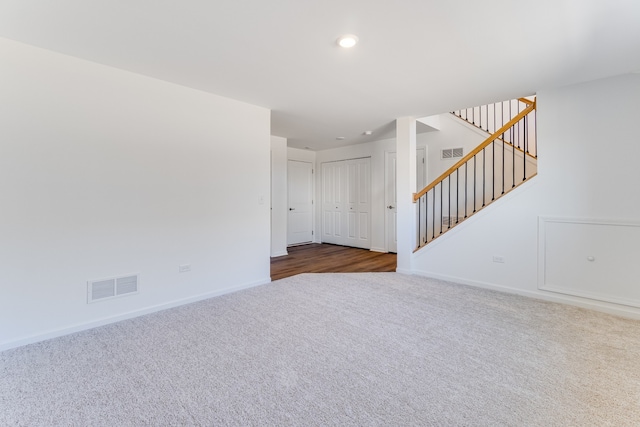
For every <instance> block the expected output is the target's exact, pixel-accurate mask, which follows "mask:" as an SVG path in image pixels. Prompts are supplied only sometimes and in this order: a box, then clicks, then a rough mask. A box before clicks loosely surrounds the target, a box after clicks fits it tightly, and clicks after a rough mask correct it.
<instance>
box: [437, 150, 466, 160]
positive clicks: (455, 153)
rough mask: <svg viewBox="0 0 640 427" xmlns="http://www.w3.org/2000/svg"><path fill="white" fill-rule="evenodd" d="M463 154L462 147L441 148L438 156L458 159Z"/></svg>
mask: <svg viewBox="0 0 640 427" xmlns="http://www.w3.org/2000/svg"><path fill="white" fill-rule="evenodd" d="M462 156H463V153H462V148H445V149H443V150H442V153H441V156H440V158H441V159H442V160H445V159H459V158H461V157H462Z"/></svg>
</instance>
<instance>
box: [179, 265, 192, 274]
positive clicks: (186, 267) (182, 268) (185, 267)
mask: <svg viewBox="0 0 640 427" xmlns="http://www.w3.org/2000/svg"><path fill="white" fill-rule="evenodd" d="M178 271H179V272H180V273H187V272H189V271H191V264H183V265H179V266H178Z"/></svg>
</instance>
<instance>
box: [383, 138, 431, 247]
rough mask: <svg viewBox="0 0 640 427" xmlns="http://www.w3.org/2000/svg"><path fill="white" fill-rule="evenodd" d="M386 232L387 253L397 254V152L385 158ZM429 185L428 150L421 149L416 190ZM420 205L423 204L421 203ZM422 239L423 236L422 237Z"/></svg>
mask: <svg viewBox="0 0 640 427" xmlns="http://www.w3.org/2000/svg"><path fill="white" fill-rule="evenodd" d="M385 157H386V158H385V168H384V169H385V191H384V197H385V204H384V205H385V230H386V241H387V251H388V252H393V253H396V252H397V251H398V222H397V221H398V219H397V217H398V213H397V210H396V206H397V201H398V195H397V186H396V176H397V169H396V159H397V155H396V153H395V152H387V153H386V156H385ZM426 185H427V149H426V147H419V148H417V149H416V188H417V190H421V189H422V188H424V187H425V186H426ZM418 203H423V201H420V202H418ZM420 208H421V209H419V212H420V215H421V216H422V215H424V214H425V213H426V212H425V209H424V206H420ZM421 238H422V236H421Z"/></svg>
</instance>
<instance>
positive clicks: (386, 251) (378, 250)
mask: <svg viewBox="0 0 640 427" xmlns="http://www.w3.org/2000/svg"><path fill="white" fill-rule="evenodd" d="M369 250H370V251H371V252H382V253H385V254H386V253H388V252H389V251H388V250H386V249H385V248H371V249H369Z"/></svg>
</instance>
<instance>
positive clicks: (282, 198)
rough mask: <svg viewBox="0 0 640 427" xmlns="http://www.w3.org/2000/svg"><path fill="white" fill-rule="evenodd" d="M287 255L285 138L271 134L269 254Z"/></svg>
mask: <svg viewBox="0 0 640 427" xmlns="http://www.w3.org/2000/svg"><path fill="white" fill-rule="evenodd" d="M282 255H287V140H286V138H281V137H279V136H271V256H272V257H277V256H282Z"/></svg>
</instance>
